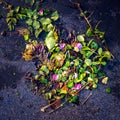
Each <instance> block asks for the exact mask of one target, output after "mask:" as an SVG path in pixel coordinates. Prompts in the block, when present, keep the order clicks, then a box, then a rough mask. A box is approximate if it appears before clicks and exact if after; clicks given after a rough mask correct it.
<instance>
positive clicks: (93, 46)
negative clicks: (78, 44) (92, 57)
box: [90, 42, 98, 49]
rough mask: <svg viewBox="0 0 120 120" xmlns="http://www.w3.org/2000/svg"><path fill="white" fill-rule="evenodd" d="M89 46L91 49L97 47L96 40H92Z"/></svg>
mask: <svg viewBox="0 0 120 120" xmlns="http://www.w3.org/2000/svg"><path fill="white" fill-rule="evenodd" d="M90 46H91V48H93V49H98V44H97V43H96V42H92V43H91V45H90Z"/></svg>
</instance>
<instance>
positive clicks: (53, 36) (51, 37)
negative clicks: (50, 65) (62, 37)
mask: <svg viewBox="0 0 120 120" xmlns="http://www.w3.org/2000/svg"><path fill="white" fill-rule="evenodd" d="M57 41H58V35H57V33H56V32H55V31H50V32H49V33H48V35H47V36H46V39H45V44H46V46H47V48H48V49H49V50H51V49H52V48H53V47H54V46H55V44H56V42H57Z"/></svg>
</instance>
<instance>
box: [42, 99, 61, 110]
mask: <svg viewBox="0 0 120 120" xmlns="http://www.w3.org/2000/svg"><path fill="white" fill-rule="evenodd" d="M59 100H60V99H57V100H55V101H54V102H52V103H51V104H48V105H46V106H44V107H42V108H41V111H42V112H45V109H47V108H49V107H51V106H52V105H54V104H55V103H56V102H58V101H59Z"/></svg>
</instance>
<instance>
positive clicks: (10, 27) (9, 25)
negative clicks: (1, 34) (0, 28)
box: [8, 23, 14, 31]
mask: <svg viewBox="0 0 120 120" xmlns="http://www.w3.org/2000/svg"><path fill="white" fill-rule="evenodd" d="M8 27H9V30H10V31H12V30H14V25H13V24H9V23H8Z"/></svg>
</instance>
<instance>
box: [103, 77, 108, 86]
mask: <svg viewBox="0 0 120 120" xmlns="http://www.w3.org/2000/svg"><path fill="white" fill-rule="evenodd" d="M107 81H108V77H104V78H103V79H102V83H103V84H105V85H106V84H107Z"/></svg>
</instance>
